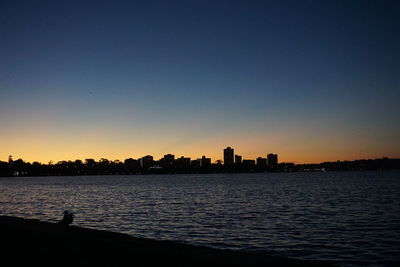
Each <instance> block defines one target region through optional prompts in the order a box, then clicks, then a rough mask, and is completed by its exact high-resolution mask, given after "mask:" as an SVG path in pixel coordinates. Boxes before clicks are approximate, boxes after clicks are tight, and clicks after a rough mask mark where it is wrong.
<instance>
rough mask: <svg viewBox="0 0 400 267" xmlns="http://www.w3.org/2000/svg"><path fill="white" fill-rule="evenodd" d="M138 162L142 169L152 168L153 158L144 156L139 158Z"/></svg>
mask: <svg viewBox="0 0 400 267" xmlns="http://www.w3.org/2000/svg"><path fill="white" fill-rule="evenodd" d="M139 162H140V166H141V167H142V168H149V167H151V166H153V163H154V161H153V157H152V156H150V155H147V156H144V157H143V158H141V159H140V160H139Z"/></svg>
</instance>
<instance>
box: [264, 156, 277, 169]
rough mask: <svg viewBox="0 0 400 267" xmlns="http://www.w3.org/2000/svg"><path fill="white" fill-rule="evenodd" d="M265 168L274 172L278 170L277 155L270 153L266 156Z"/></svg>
mask: <svg viewBox="0 0 400 267" xmlns="http://www.w3.org/2000/svg"><path fill="white" fill-rule="evenodd" d="M267 166H268V169H269V170H276V169H277V168H278V155H277V154H273V153H270V154H268V155H267Z"/></svg>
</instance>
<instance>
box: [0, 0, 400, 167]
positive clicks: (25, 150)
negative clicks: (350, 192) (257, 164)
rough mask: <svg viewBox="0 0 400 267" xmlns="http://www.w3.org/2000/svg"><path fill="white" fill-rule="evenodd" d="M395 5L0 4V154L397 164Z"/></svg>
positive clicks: (399, 81)
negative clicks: (225, 151)
mask: <svg viewBox="0 0 400 267" xmlns="http://www.w3.org/2000/svg"><path fill="white" fill-rule="evenodd" d="M397 10H399V2H398V1H390V0H387V1H362V0H355V1H340V0H335V1H323V2H318V1H305V2H303V1H302V2H299V1H290V0H287V1H256V0H255V1H239V0H238V1H236V0H234V1H225V0H221V1H95V2H93V1H48V0H43V1H24V0H21V1H7V0H6V1H1V3H0V19H1V21H2V23H1V25H0V36H2V41H1V43H0V48H1V49H0V58H1V63H0V124H1V129H0V160H3V161H6V160H7V159H8V155H10V154H11V155H13V156H14V158H22V159H24V160H27V161H30V162H32V161H40V162H43V163H47V162H49V161H50V160H52V161H54V162H57V161H61V160H69V159H71V160H73V159H84V158H95V159H100V158H109V159H124V158H129V157H135V158H139V157H142V156H144V155H148V154H150V155H153V156H154V157H156V158H161V157H162V156H163V155H164V154H166V153H171V154H174V155H178V156H180V155H185V156H187V157H191V158H195V157H201V156H202V154H205V155H206V156H207V157H210V158H212V159H213V161H215V160H218V159H221V160H222V159H223V156H222V155H221V149H222V147H227V146H229V145H230V144H234V146H235V150H237V151H240V155H242V157H243V158H242V159H243V160H245V159H256V158H257V157H258V156H260V155H261V156H262V157H265V156H266V155H265V153H266V152H267V153H268V151H274V152H275V153H277V154H279V155H280V161H285V162H294V163H318V162H325V161H336V160H356V159H363V158H369V159H372V158H382V157H389V158H399V157H400V139H399V135H400V120H399V119H398V114H400V106H399V105H398V103H397V102H398V99H399V98H400V89H399V88H400V73H399V70H400V65H399V64H400V53H399V50H398V47H400V34H399V28H400V20H399V18H398V14H397V13H398V12H397Z"/></svg>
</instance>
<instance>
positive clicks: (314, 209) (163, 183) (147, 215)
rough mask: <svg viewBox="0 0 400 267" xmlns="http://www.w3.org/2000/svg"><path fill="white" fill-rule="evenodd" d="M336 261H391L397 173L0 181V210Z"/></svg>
mask: <svg viewBox="0 0 400 267" xmlns="http://www.w3.org/2000/svg"><path fill="white" fill-rule="evenodd" d="M64 209H68V210H72V211H73V212H74V214H75V221H74V224H75V225H79V226H84V227H91V228H97V229H106V230H112V231H117V232H123V233H128V234H130V235H133V236H136V237H146V238H154V239H169V240H179V241H183V242H187V243H191V244H200V245H206V246H213V247H221V248H231V249H242V250H252V251H254V250H256V251H269V252H271V253H272V254H277V255H283V256H287V257H293V258H301V259H319V260H321V259H322V260H329V261H334V262H336V263H339V264H340V265H348V264H350V265H352V264H357V265H374V264H377V265H396V264H400V256H399V255H400V172H332V173H287V174H284V173H281V174H218V175H217V174H215V175H214V174H207V175H162V176H150V175H149V176H87V177H32V178H30V177H27V178H1V179H0V214H2V215H13V216H20V217H25V218H38V219H41V220H44V221H51V222H55V221H57V220H59V219H60V218H61V217H62V212H63V210H64Z"/></svg>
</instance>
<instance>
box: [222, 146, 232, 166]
mask: <svg viewBox="0 0 400 267" xmlns="http://www.w3.org/2000/svg"><path fill="white" fill-rule="evenodd" d="M233 155H234V150H233V148H231V147H227V148H225V149H224V165H225V166H232V165H233Z"/></svg>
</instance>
